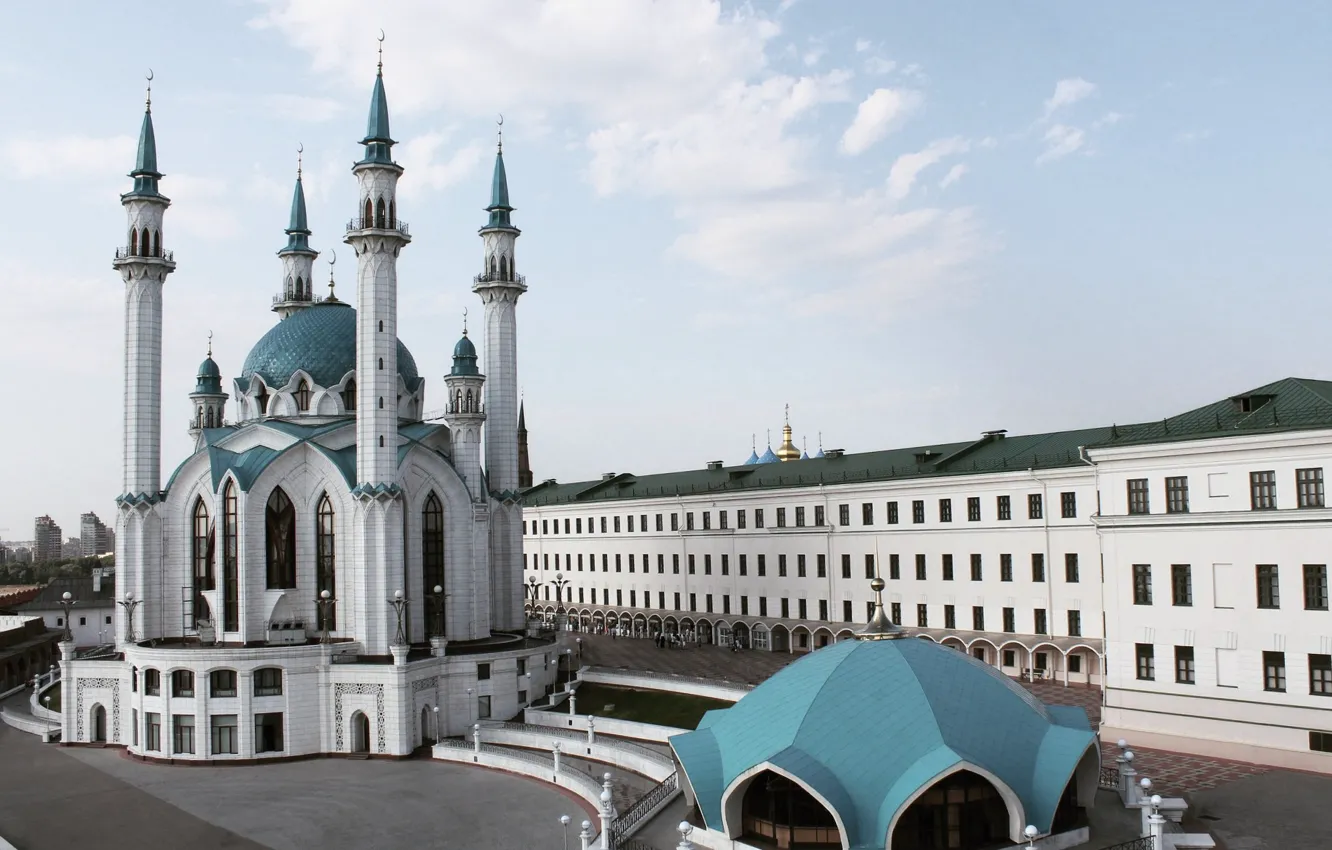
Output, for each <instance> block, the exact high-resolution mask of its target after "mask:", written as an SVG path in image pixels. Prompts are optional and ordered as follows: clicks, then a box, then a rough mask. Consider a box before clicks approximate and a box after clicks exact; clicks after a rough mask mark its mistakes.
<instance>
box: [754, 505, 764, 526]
mask: <svg viewBox="0 0 1332 850" xmlns="http://www.w3.org/2000/svg"><path fill="white" fill-rule="evenodd" d="M754 527H755V528H762V527H763V508H754Z"/></svg>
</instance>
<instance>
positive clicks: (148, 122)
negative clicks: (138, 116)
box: [122, 108, 165, 200]
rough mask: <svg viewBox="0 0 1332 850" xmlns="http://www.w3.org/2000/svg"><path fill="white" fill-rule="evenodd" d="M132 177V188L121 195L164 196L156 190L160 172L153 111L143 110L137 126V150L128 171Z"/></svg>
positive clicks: (160, 175)
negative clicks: (132, 166) (139, 123)
mask: <svg viewBox="0 0 1332 850" xmlns="http://www.w3.org/2000/svg"><path fill="white" fill-rule="evenodd" d="M129 176H130V177H133V178H134V188H133V189H131V190H130V191H129V192H127V193H126V194H125V195H123V196H122V197H125V198H129V197H143V198H162V199H163V200H165V198H164V197H163V196H162V193H161V192H159V191H158V190H157V181H158V180H159V179H160V178H161V177H162V173H161V172H159V171H158V170H157V136H156V134H155V133H153V111H152V109H151V108H150V109H145V110H144V111H143V124H141V125H140V127H139V151H138V155H137V156H135V158H134V170H133V171H131V172H130V173H129Z"/></svg>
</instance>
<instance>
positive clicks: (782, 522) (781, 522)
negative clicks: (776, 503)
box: [777, 508, 786, 528]
mask: <svg viewBox="0 0 1332 850" xmlns="http://www.w3.org/2000/svg"><path fill="white" fill-rule="evenodd" d="M777 527H778V528H786V508H778V509H777Z"/></svg>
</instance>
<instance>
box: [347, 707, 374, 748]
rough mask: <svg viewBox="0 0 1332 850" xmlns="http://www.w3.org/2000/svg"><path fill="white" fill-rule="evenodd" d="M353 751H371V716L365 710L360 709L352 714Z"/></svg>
mask: <svg viewBox="0 0 1332 850" xmlns="http://www.w3.org/2000/svg"><path fill="white" fill-rule="evenodd" d="M351 751H352V752H354V753H368V752H370V718H368V717H366V716H365V712H362V711H358V712H356V713H355V714H353V715H352V716H351Z"/></svg>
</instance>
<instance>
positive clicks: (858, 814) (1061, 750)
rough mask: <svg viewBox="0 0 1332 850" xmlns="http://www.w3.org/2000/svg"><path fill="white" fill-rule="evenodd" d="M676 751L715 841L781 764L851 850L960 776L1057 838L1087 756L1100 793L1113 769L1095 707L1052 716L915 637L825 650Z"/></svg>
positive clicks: (988, 674) (985, 669)
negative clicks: (1067, 796)
mask: <svg viewBox="0 0 1332 850" xmlns="http://www.w3.org/2000/svg"><path fill="white" fill-rule="evenodd" d="M670 744H671V747H672V749H674V750H675V753H676V756H677V757H678V758H679V760H680V764H681V765H682V766H683V768H684V772H685V774H686V777H687V778H688V785H689V787H690V788H691V789H692V790H693V793H694V796H695V797H696V799H697V802H698V805H699V809H700V811H701V812H702V814H703V817H704V820H705V821H706V822H707V825H708V827H709V828H710V829H716V830H721V829H723V820H722V811H723V799H722V798H723V795H724V794H725V792H726V791H727V790H728V789H730V788H731V786H732V783H734V782H735V781H736V780H737V779H738V778H740V777H741V776H742V775H744V774H746V773H747V772H749V771H751V770H752V769H753V768H757V767H759V766H760V765H765V764H767V765H771V766H772V767H774V768H776V769H777V771H779V772H784V773H787V774H789V775H790V776H792V777H795V778H796V779H797V780H798V781H799V782H800V783H802V784H804V785H806V786H807V787H808V788H810V789H812V790H813V792H814V793H815V794H817V795H818V796H819V797H821V798H822V799H823V800H826V801H827V804H828V805H829V807H830V808H831V809H832V810H833V814H835V815H836V817H837V819H838V820H839V821H840V822H841V823H842V824H843V825H844V827H845V830H846V840H847V845H848V846H849V847H851V848H878V850H882V848H883V847H885V846H888V844H887V841H888V830H889V827H890V824H892V823H893V818H894V816H895V815H897V814H899V812H901V811H903V810H904V809H905V808H906V806H907V805H908V804H909V801H910V800H912V799H913V795H915V793H916V792H917V791H919V790H921V789H922V788H923V787H927V786H929V785H931V784H932V783H933V782H934V781H935V779H936V777H939V776H941V775H943V774H945V773H947V772H949V771H950V770H952V769H954V768H958V767H960V768H962V769H968V770H972V771H973V772H978V773H979V772H984V773H988V774H990V775H992V776H994V777H996V778H997V779H998V780H999V782H1001V783H1002V784H1003V785H1004V786H1007V789H1008V791H1010V792H1011V794H1012V795H1013V796H1015V798H1016V800H1017V801H1018V802H1019V803H1020V806H1021V812H1020V813H1018V812H1011V816H1010V820H1011V819H1012V818H1014V817H1017V816H1019V814H1020V816H1021V817H1022V818H1023V820H1022V822H1021V823H1020V824H1018V825H1017V827H1016V828H1017V830H1018V831H1019V832H1020V830H1021V829H1022V828H1023V827H1024V826H1025V825H1026V824H1027V823H1031V824H1034V825H1036V826H1037V827H1038V828H1039V829H1040V830H1041V831H1042V832H1043V833H1044V832H1047V831H1048V830H1049V829H1050V826H1051V823H1052V822H1053V820H1054V815H1055V810H1056V809H1057V807H1058V805H1059V802H1060V798H1061V796H1062V795H1063V793H1064V789H1065V788H1066V787H1067V786H1068V784H1069V782H1070V780H1072V779H1073V776H1074V771H1075V769H1077V768H1079V766H1080V763H1082V762H1083V759H1084V757H1086V758H1088V759H1090V760H1092V761H1094V762H1095V765H1094V766H1092V767H1093V769H1091V771H1090V776H1091V777H1092V780H1093V783H1094V779H1095V776H1096V772H1095V769H1094V768H1095V767H1099V764H1100V761H1099V750H1098V749H1097V742H1096V735H1095V733H1094V732H1093V731H1092V729H1091V726H1090V724H1089V723H1088V721H1087V715H1086V712H1084V711H1083V710H1082V709H1081V708H1073V707H1070V706H1047V705H1043V704H1041V703H1040V702H1039V701H1038V700H1037V699H1036V698H1035V697H1033V696H1032V695H1031V693H1029V692H1028V691H1027V690H1026V689H1024V688H1023V687H1022V686H1021V685H1019V684H1017V683H1016V682H1014V681H1013V680H1012V679H1010V678H1009V677H1008V676H1006V675H1004V674H1003V673H1001V672H1000V671H998V670H996V669H994V668H993V667H991V666H989V665H988V664H985V663H984V662H981V661H978V660H977V659H975V658H972V657H971V656H969V655H967V654H965V653H962V652H959V651H957V650H955V649H950V648H948V647H944V646H940V645H939V644H936V643H933V642H931V641H928V640H924V639H921V638H912V637H902V638H898V639H895V640H846V641H842V642H840V643H836V644H834V645H832V646H829V647H826V648H824V649H820V650H818V651H816V652H813V653H811V654H809V655H808V656H806V657H805V658H802V659H800V660H799V661H797V662H795V663H794V664H792V665H790V666H789V667H787V668H785V669H784V670H781V671H780V672H778V673H777V674H776V675H774V676H773V677H772V678H770V679H768V680H767V681H766V682H764V683H763V684H761V685H759V686H758V687H757V688H755V689H754V690H753V691H751V692H750V693H749V694H747V695H746V696H744V697H743V698H741V700H740V701H739V702H737V703H736V704H735V705H734V706H732V707H731V708H727V709H721V710H717V711H710V712H708V713H707V714H706V715H704V717H703V720H702V721H701V722H700V723H699V728H698V729H697V730H696V731H694V732H687V733H685V734H683V735H676V736H674V737H672V738H671V739H670ZM1082 768H1083V771H1087V770H1088V766H1087V765H1086V764H1083V765H1082ZM1083 775H1084V774H1083V773H1080V776H1083ZM740 787H741V786H739V785H737V786H736V789H733V790H732V793H740V791H739V789H740ZM1093 787H1094V786H1093ZM999 791H1000V793H1001V794H1003V793H1004V789H1002V788H1001V789H999ZM728 808H729V807H728Z"/></svg>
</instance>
